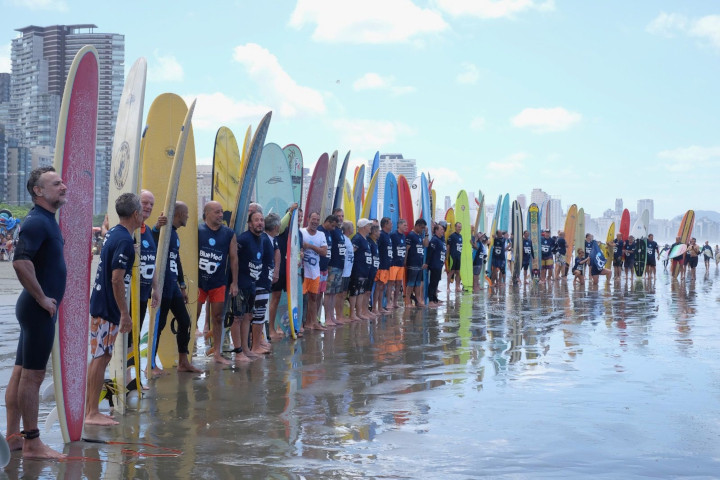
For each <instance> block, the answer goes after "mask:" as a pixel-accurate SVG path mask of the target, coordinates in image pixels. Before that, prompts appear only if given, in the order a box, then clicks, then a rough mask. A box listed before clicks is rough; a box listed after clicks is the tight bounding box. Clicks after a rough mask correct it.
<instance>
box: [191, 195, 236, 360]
mask: <svg viewBox="0 0 720 480" xmlns="http://www.w3.org/2000/svg"><path fill="white" fill-rule="evenodd" d="M203 218H204V219H205V222H204V223H202V224H200V226H199V227H198V248H199V255H198V302H197V310H198V318H200V311H201V310H202V306H203V304H204V303H205V300H207V299H210V305H209V307H210V318H211V322H212V336H213V358H214V360H215V362H216V363H220V364H224V365H227V364H230V361H229V360H227V359H226V358H224V357H223V356H222V341H223V338H222V331H223V320H224V319H223V310H224V307H225V294H226V290H227V282H228V274H227V273H228V272H227V269H228V266H229V267H230V292H229V294H230V297H234V296H235V295H237V292H238V284H237V282H238V270H237V240H236V239H235V232H234V231H233V230H232V229H231V228H230V227H228V226H226V225H225V223H224V221H223V208H222V205H220V203H219V202H215V201H212V202H208V203H206V204H205V208H204V209H203Z"/></svg>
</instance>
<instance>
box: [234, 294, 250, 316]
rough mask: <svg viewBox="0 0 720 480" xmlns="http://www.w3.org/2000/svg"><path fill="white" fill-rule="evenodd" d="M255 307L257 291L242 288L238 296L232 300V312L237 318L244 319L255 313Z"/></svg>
mask: <svg viewBox="0 0 720 480" xmlns="http://www.w3.org/2000/svg"><path fill="white" fill-rule="evenodd" d="M254 307H255V289H254V288H241V289H240V290H238V294H237V295H235V296H234V297H233V299H232V312H233V315H234V316H236V317H242V316H243V315H246V314H248V313H253V308H254Z"/></svg>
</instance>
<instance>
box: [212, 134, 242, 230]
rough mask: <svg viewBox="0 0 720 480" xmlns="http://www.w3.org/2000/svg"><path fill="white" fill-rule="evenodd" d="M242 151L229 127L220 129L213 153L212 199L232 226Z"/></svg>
mask: <svg viewBox="0 0 720 480" xmlns="http://www.w3.org/2000/svg"><path fill="white" fill-rule="evenodd" d="M240 162H241V157H240V149H239V148H238V144H237V140H236V139H235V135H234V134H233V132H232V131H231V130H230V129H229V128H228V127H220V128H219V129H218V131H217V134H216V135H215V151H214V152H213V188H212V195H211V198H212V199H213V200H214V201H216V202H219V203H220V205H222V208H223V212H224V214H223V218H224V219H225V222H226V223H227V224H228V225H229V224H230V217H231V216H232V212H233V210H235V195H236V194H237V189H238V185H239V184H240V181H239V177H240Z"/></svg>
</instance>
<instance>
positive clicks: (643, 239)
mask: <svg viewBox="0 0 720 480" xmlns="http://www.w3.org/2000/svg"><path fill="white" fill-rule="evenodd" d="M649 224H650V212H649V211H648V210H647V209H645V210H643V212H642V213H641V214H640V216H639V217H638V218H637V220H635V225H633V228H632V230H631V233H632V235H633V237H635V242H636V245H637V247H636V250H635V275H636V276H637V277H639V278H642V277H643V276H644V275H645V266H646V265H647V235H648V226H649Z"/></svg>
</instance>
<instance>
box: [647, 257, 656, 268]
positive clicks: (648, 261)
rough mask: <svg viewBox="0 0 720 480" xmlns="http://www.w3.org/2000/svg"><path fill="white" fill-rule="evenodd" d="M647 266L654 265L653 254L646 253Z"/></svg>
mask: <svg viewBox="0 0 720 480" xmlns="http://www.w3.org/2000/svg"><path fill="white" fill-rule="evenodd" d="M645 266H647V267H654V266H655V255H648V257H647V263H646V264H645Z"/></svg>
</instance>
